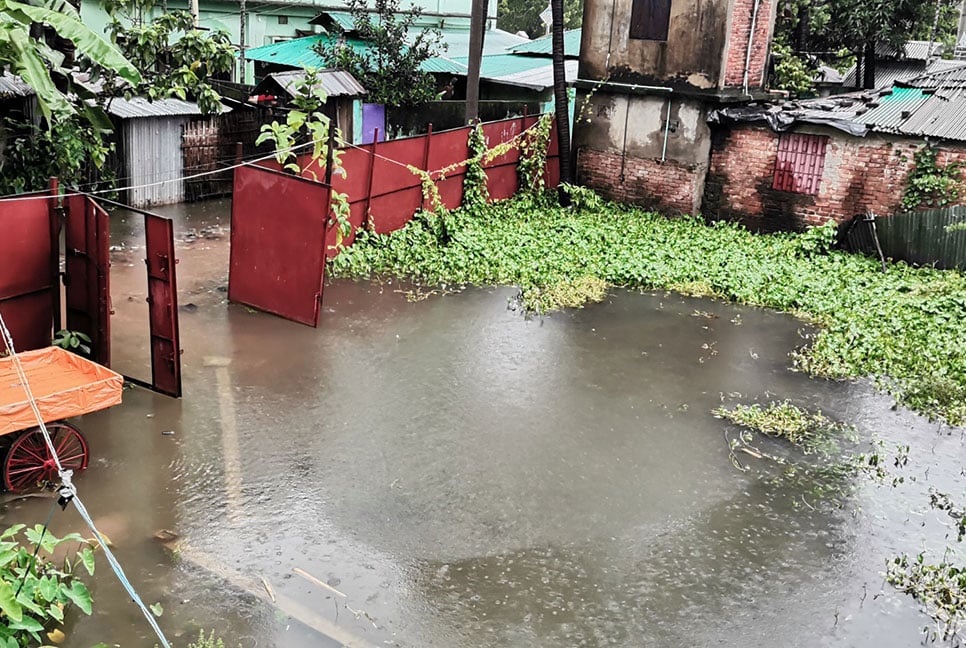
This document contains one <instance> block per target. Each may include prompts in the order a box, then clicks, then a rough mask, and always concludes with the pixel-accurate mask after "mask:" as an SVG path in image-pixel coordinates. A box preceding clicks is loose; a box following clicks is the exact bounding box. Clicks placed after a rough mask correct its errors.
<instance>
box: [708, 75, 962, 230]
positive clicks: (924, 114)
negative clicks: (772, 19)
mask: <svg viewBox="0 0 966 648" xmlns="http://www.w3.org/2000/svg"><path fill="white" fill-rule="evenodd" d="M964 93H966V63H963V64H961V65H960V66H959V67H958V68H953V69H950V70H946V71H943V72H939V73H934V74H928V75H923V76H922V77H919V78H918V79H914V80H911V81H909V82H907V83H905V84H899V85H897V86H895V87H892V88H888V89H885V90H878V91H871V92H865V93H856V94H851V95H841V96H839V97H831V98H827V99H817V100H810V101H801V102H786V103H784V104H780V105H771V106H769V105H759V106H749V107H745V108H742V109H740V110H728V109H724V110H721V111H718V113H715V114H713V115H712V119H713V120H714V121H716V122H717V123H716V124H715V125H714V126H713V129H714V137H713V143H712V147H711V154H710V165H709V169H708V175H707V179H706V183H705V187H704V193H703V205H702V212H703V213H704V214H705V215H706V216H708V217H711V218H725V219H735V220H741V221H742V222H744V223H745V224H746V225H748V226H749V227H751V228H752V229H756V230H779V229H800V228H802V227H804V226H807V225H816V224H820V223H823V222H825V221H827V220H829V219H834V220H836V221H838V222H842V221H845V220H848V219H850V218H852V217H854V216H856V215H862V214H865V213H867V212H870V211H871V212H873V213H876V214H878V215H888V214H892V213H895V212H896V211H898V210H899V208H900V202H901V200H902V196H903V193H904V191H905V189H906V186H907V181H908V175H909V172H910V171H911V170H912V169H913V168H914V158H915V153H916V151H917V150H919V149H920V148H921V147H922V146H924V145H925V144H926V142H928V143H929V144H930V145H931V146H934V147H935V148H936V149H937V152H938V154H937V164H938V165H940V166H945V165H947V164H949V163H953V162H956V163H959V164H962V165H963V166H964V167H966V96H964ZM962 189H963V190H962V191H961V192H960V196H961V200H962V199H966V186H964V187H963V188H962Z"/></svg>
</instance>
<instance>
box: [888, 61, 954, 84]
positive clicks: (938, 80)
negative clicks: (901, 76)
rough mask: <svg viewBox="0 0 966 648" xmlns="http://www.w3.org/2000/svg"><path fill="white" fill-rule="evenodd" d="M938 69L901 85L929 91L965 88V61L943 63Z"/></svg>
mask: <svg viewBox="0 0 966 648" xmlns="http://www.w3.org/2000/svg"><path fill="white" fill-rule="evenodd" d="M943 63H944V64H945V65H944V66H942V67H941V68H940V69H934V70H932V71H930V72H927V73H926V74H923V75H920V76H918V77H914V78H912V79H907V80H906V81H905V82H904V83H903V84H902V85H908V86H911V87H914V88H923V89H929V90H951V89H958V88H966V61H944V62H943Z"/></svg>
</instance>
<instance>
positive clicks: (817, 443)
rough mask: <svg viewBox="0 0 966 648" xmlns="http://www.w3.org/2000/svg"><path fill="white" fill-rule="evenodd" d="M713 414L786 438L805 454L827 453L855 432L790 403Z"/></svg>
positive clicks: (719, 411)
mask: <svg viewBox="0 0 966 648" xmlns="http://www.w3.org/2000/svg"><path fill="white" fill-rule="evenodd" d="M712 414H714V415H715V416H716V417H717V418H720V419H725V420H728V421H731V422H732V423H734V424H735V425H740V426H741V427H745V428H748V429H750V430H754V431H755V432H758V433H760V434H764V435H765V436H770V437H777V438H781V439H785V440H786V441H788V442H789V443H791V444H793V445H795V446H797V447H799V448H801V449H802V451H803V452H804V453H805V454H814V453H816V452H825V451H826V450H827V449H828V448H829V445H830V442H833V441H834V440H835V439H836V438H839V437H842V436H844V435H847V434H849V433H851V432H853V430H852V428H851V427H850V426H848V425H844V424H842V423H836V422H834V421H832V420H831V419H829V418H827V417H826V416H825V415H823V414H822V413H821V412H808V411H807V410H804V409H802V408H800V407H797V406H795V405H792V404H791V403H789V402H788V401H783V402H781V403H770V404H769V405H767V406H765V407H762V406H761V405H759V404H757V403H755V404H754V405H736V406H735V407H734V408H732V409H726V408H724V407H719V408H717V409H715V410H713V411H712Z"/></svg>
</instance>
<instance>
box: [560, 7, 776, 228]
mask: <svg viewBox="0 0 966 648" xmlns="http://www.w3.org/2000/svg"><path fill="white" fill-rule="evenodd" d="M776 6H777V1H776V0H586V2H585V4H584V23H583V38H582V42H581V49H580V68H579V72H578V81H577V87H578V96H577V103H576V117H575V125H574V150H575V152H576V162H577V177H578V180H579V181H580V182H581V183H582V184H586V185H588V186H590V187H593V188H594V189H596V190H598V191H599V192H601V193H602V194H604V195H606V196H608V197H610V198H613V199H616V200H621V201H626V202H634V203H638V204H642V205H645V206H648V207H653V208H657V209H661V210H663V211H668V212H679V213H697V212H698V211H699V210H700V209H701V200H702V196H703V194H704V183H705V178H706V175H707V172H708V168H709V160H710V153H711V129H710V128H709V125H708V114H709V112H710V111H711V110H714V109H715V108H717V107H720V106H721V105H722V104H729V103H741V102H748V101H752V100H754V99H759V98H762V97H764V96H765V80H766V74H767V62H768V56H769V47H770V42H771V36H772V32H773V29H774V23H775V11H776Z"/></svg>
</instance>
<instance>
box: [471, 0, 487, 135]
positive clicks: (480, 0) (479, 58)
mask: <svg viewBox="0 0 966 648" xmlns="http://www.w3.org/2000/svg"><path fill="white" fill-rule="evenodd" d="M488 4H489V2H488V0H473V6H472V8H471V9H470V11H471V13H470V52H469V55H470V60H469V70H468V71H467V73H466V123H467V124H472V123H473V122H475V121H476V120H477V119H479V117H480V65H481V64H482V62H483V35H484V33H485V31H486V9H487V5H488Z"/></svg>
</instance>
